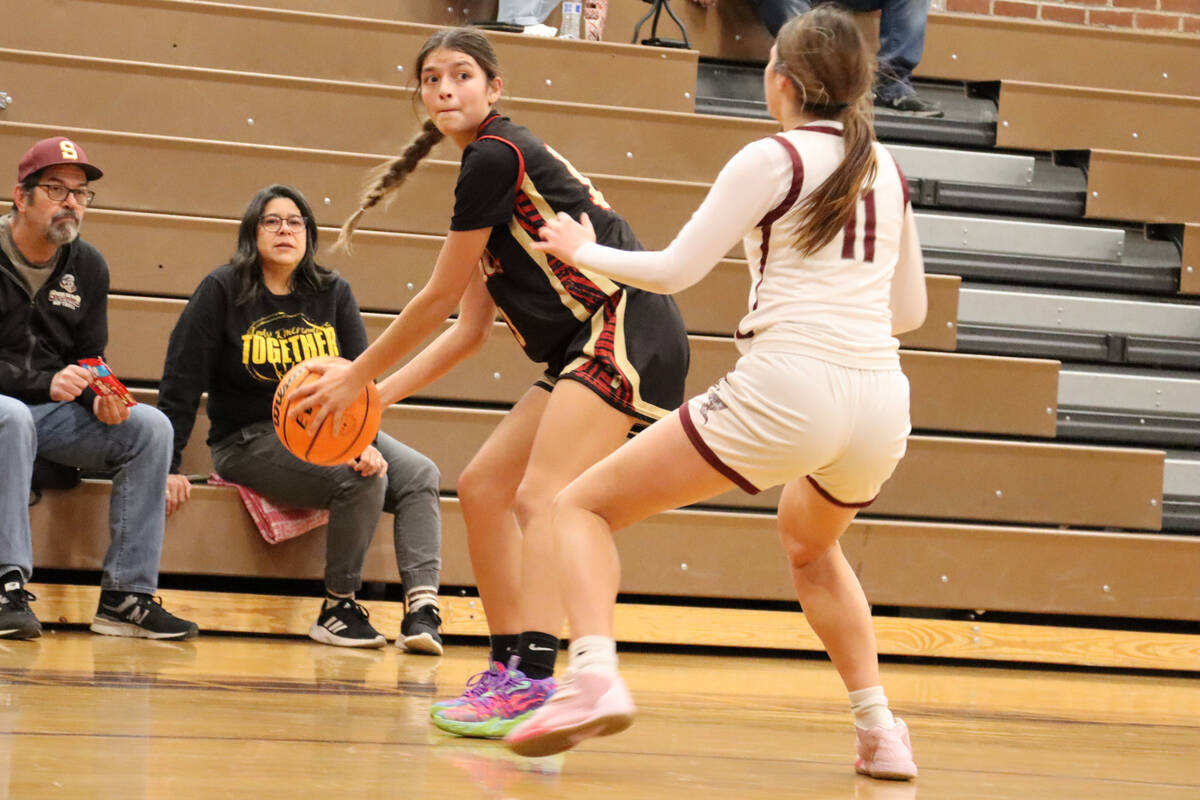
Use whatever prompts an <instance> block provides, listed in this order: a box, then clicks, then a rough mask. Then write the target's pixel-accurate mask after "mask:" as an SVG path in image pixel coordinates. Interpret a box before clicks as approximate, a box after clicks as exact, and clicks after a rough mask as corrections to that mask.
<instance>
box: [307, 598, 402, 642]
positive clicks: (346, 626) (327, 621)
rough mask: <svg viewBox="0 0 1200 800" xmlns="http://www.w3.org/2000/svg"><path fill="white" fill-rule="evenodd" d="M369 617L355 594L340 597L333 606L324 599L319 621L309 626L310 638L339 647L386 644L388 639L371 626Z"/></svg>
mask: <svg viewBox="0 0 1200 800" xmlns="http://www.w3.org/2000/svg"><path fill="white" fill-rule="evenodd" d="M370 616H371V615H370V614H368V613H367V610H366V609H365V608H363V607H362V606H360V605H359V604H358V603H356V602H355V601H354V598H353V597H344V598H341V599H339V600H338V601H337V602H336V603H333V604H332V605H330V604H329V602H325V604H324V605H322V606H321V613H320V615H319V616H318V617H317V621H316V622H314V623H313V624H312V627H311V628H309V629H308V638H310V639H312V640H313V641H316V642H320V643H321V644H331V645H334V646H336V647H383V646H384V645H385V644H387V639H384V638H383V634H382V633H380V632H379V631H377V630H375V629H374V628H372V627H371V623H370V621H369V620H370Z"/></svg>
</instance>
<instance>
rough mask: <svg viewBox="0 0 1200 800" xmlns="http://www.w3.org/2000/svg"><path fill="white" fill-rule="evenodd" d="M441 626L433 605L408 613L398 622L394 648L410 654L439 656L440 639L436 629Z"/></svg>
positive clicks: (435, 607) (440, 651) (440, 652)
mask: <svg viewBox="0 0 1200 800" xmlns="http://www.w3.org/2000/svg"><path fill="white" fill-rule="evenodd" d="M441 625H442V618H441V617H440V616H438V610H437V606H435V605H432V604H430V605H424V606H421V607H420V608H418V609H417V610H416V611H410V612H408V613H407V614H405V615H404V619H403V620H402V621H401V622H400V636H399V638H397V639H396V646H397V647H402V648H403V649H405V650H407V651H408V652H410V653H425V654H426V655H431V656H440V655H441V654H442V637H441V634H439V633H438V628H440V627H441Z"/></svg>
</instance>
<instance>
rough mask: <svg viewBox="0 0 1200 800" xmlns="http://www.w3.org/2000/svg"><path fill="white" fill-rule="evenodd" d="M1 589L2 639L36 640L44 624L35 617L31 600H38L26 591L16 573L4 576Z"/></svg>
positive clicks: (0, 621)
mask: <svg viewBox="0 0 1200 800" xmlns="http://www.w3.org/2000/svg"><path fill="white" fill-rule="evenodd" d="M3 580H4V585H3V586H2V587H0V639H36V638H37V637H39V636H41V635H42V623H40V622H38V618H37V617H35V616H34V615H33V609H31V608H30V607H29V601H30V600H37V598H36V597H34V595H33V593H32V592H27V591H25V586H24V584H22V583H21V580H20V578H19V577H18V573H17V572H16V571H13V572H10V573H8V574H7V575H5V576H4V578H3Z"/></svg>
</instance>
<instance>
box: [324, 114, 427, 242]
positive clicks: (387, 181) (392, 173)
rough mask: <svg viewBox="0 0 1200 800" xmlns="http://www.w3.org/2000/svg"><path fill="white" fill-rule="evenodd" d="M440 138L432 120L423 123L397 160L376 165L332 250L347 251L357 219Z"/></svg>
mask: <svg viewBox="0 0 1200 800" xmlns="http://www.w3.org/2000/svg"><path fill="white" fill-rule="evenodd" d="M443 136H444V135H443V134H442V132H441V131H439V130H438V129H437V126H436V125H434V124H433V120H431V119H430V120H425V124H424V125H423V126H422V127H421V132H420V133H419V134H417V136H416V137H415V138H414V139H413V140H412V141H411V142H409V143H408V146H407V147H405V148H404V152H402V153H401V154H400V156H399V157H398V158H396V159H395V160H393V161H389V162H387V163H385V164H381V165H379V166H378V167H376V168H375V169H374V170H372V171H371V172H370V173H369V176H368V180H367V183H368V188H367V189H366V190H365V191H364V192H363V195H362V198H361V199H360V201H359V207H358V210H357V211H355V212H354V213H353V214H351V215H350V218H349V219H347V220H346V222H345V224H344V225H342V230H341V232H340V233H339V234H338V238H337V242H336V243H334V245H333V249H334V250H342V251H344V252H346V253H349V252H350V237H352V236H353V235H354V231H355V230H356V229H357V228H358V223H359V220H361V219H362V216H363V214H365V213H366V212H367V209H370V208H374V207H375V206H376V205H378V204H379V201H380V200H382V199H384V198H385V197H387V196H388V195H390V194H391V193H392V192H394V191H396V190H397V189H399V188H400V185H401V184H402V183H404V180H405V179H406V178H407V177H408V176H409V174H411V173H412V171H413V170H414V169H416V168H417V164H419V163H420V162H421V159H423V158H424V157H425V156H427V155H429V151H430V150H432V149H433V147H434V145H436V144H437V143H438V142H440V141H441V140H442V139H443Z"/></svg>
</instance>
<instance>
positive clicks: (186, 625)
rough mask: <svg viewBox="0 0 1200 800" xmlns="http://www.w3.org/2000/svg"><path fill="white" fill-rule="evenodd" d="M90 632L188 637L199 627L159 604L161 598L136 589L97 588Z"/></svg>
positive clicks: (143, 636) (147, 637)
mask: <svg viewBox="0 0 1200 800" xmlns="http://www.w3.org/2000/svg"><path fill="white" fill-rule="evenodd" d="M91 629H92V633H102V634H105V635H106V636H130V637H134V638H138V639H191V638H192V637H193V636H195V635H196V634H197V633H199V631H200V629H199V628H198V627H197V626H196V623H194V622H189V621H188V620H186V619H180V618H179V617H177V616H175V615H174V614H172V613H170V612H169V611H167V610H166V609H165V608H163V607H162V599H161V598H158V597H155V596H153V595H149V594H142V593H140V592H118V591H113V590H111V589H106V590H104V591H102V592H100V606H99V608H97V609H96V616H95V617H94V618H93V619H92V625H91Z"/></svg>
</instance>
